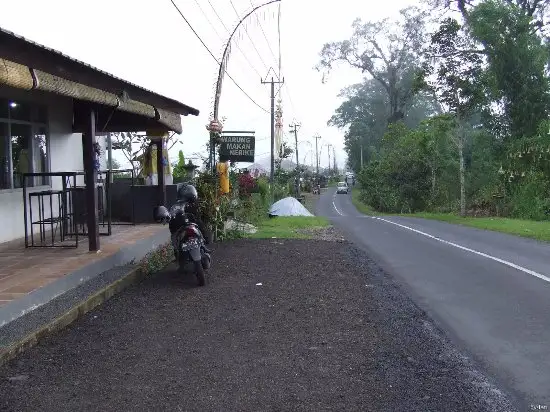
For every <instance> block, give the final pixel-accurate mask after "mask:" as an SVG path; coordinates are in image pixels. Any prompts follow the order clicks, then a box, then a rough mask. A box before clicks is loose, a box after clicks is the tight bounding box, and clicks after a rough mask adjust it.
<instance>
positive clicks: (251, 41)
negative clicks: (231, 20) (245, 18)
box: [229, 0, 267, 69]
mask: <svg viewBox="0 0 550 412" xmlns="http://www.w3.org/2000/svg"><path fill="white" fill-rule="evenodd" d="M229 2H230V3H231V7H233V11H234V12H235V15H236V16H237V18H238V19H239V20H240V18H241V16H239V12H238V11H237V8H236V7H235V4H234V3H233V0H229ZM244 30H245V32H246V35H247V36H248V39H249V40H250V43H252V47H254V50H256V54H257V55H258V57H259V58H260V61H261V62H262V64H263V65H264V68H265V69H267V64H265V61H264V59H263V58H262V55H261V54H260V52H259V51H258V48H257V47H256V44H255V43H254V40H252V37H250V34H249V33H248V29H247V28H246V27H245V29H244Z"/></svg>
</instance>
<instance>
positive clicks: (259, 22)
mask: <svg viewBox="0 0 550 412" xmlns="http://www.w3.org/2000/svg"><path fill="white" fill-rule="evenodd" d="M250 5H251V6H252V7H255V6H254V3H252V0H250ZM257 19H258V25H259V26H260V30H261V31H262V34H263V35H264V39H265V41H266V42H267V47H268V48H269V51H270V52H271V55H272V56H273V60H274V61H275V63H277V58H276V57H275V53H273V49H272V48H271V44H270V43H269V40H268V39H267V35H266V34H265V31H264V28H263V26H262V22H261V21H260V18H259V17H257Z"/></svg>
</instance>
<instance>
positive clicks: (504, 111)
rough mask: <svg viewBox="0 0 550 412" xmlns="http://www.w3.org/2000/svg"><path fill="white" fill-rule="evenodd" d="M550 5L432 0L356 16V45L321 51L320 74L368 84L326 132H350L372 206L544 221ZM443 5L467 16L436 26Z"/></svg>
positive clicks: (549, 153)
mask: <svg viewBox="0 0 550 412" xmlns="http://www.w3.org/2000/svg"><path fill="white" fill-rule="evenodd" d="M547 3H548V2H547V1H542V0H431V1H430V7H431V8H432V9H429V10H427V11H426V10H424V11H422V10H420V9H419V8H416V7H412V8H407V9H404V10H402V12H401V13H400V15H399V18H397V19H395V20H391V19H383V20H380V21H368V22H363V21H362V20H360V19H356V20H355V21H354V22H353V24H352V35H351V37H350V38H349V39H348V40H341V41H336V42H332V43H327V44H325V45H324V46H323V48H322V49H321V50H320V58H319V64H318V66H317V68H318V69H319V70H321V71H324V72H325V73H326V72H328V71H330V70H334V68H335V65H336V63H337V62H339V63H340V64H346V65H349V66H351V67H353V68H357V69H358V70H360V71H361V73H363V74H364V76H365V77H364V80H363V82H361V83H360V84H355V85H350V86H349V87H347V88H345V89H344V90H342V93H341V96H340V97H343V98H344V101H343V102H342V103H341V104H340V106H338V107H337V108H335V112H334V114H333V116H332V117H331V118H330V119H329V120H328V124H329V125H331V126H334V127H338V128H340V129H342V130H344V132H345V135H344V138H345V150H346V152H347V154H348V164H349V166H350V167H351V168H352V169H353V170H355V171H356V172H357V173H358V174H359V176H360V183H361V185H362V187H364V188H368V190H364V191H363V192H362V196H363V199H364V200H365V201H366V202H367V203H368V204H370V206H372V207H373V208H375V209H377V210H380V211H384V212H403V211H447V212H452V211H460V212H461V213H462V214H467V213H469V214H476V215H477V214H503V215H510V216H519V217H524V218H535V219H545V218H547V216H548V215H549V214H550V193H549V192H548V190H547V189H549V184H548V182H550V163H548V162H550V128H549V121H548V114H549V108H550V100H549V99H550V87H549V86H550V84H549V80H550V78H549V71H548V69H549V67H548V64H549V61H550V54H549V53H550V48H549V42H548V38H547V34H548V32H547V30H546V29H547V17H548V12H549V11H548V8H547ZM441 7H443V8H444V9H445V8H446V9H450V10H457V11H459V12H460V13H459V14H456V13H455V14H454V15H452V14H451V15H449V14H448V13H444V14H443V15H442V16H440V15H439V14H437V16H440V17H438V21H436V22H435V23H436V24H435V25H434V24H433V23H434V22H433V18H432V17H430V16H434V15H436V13H432V12H431V11H435V10H436V9H438V10H441ZM429 18H432V20H431V21H429V20H428V19H429ZM547 158H548V160H547ZM361 159H362V163H361Z"/></svg>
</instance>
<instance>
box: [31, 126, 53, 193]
mask: <svg viewBox="0 0 550 412" xmlns="http://www.w3.org/2000/svg"><path fill="white" fill-rule="evenodd" d="M47 139H48V135H47V131H46V128H45V127H39V128H37V130H36V132H35V133H34V138H33V141H32V142H33V147H32V155H33V168H34V169H33V171H34V172H35V173H45V172H48V171H49V170H48V140H47ZM49 183H50V181H49V178H48V177H37V178H36V179H35V184H37V185H48V184H49Z"/></svg>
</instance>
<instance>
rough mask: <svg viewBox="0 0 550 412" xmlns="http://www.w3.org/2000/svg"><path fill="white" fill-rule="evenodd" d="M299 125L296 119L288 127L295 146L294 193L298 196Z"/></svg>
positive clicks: (299, 174)
mask: <svg viewBox="0 0 550 412" xmlns="http://www.w3.org/2000/svg"><path fill="white" fill-rule="evenodd" d="M300 126H301V124H300V123H296V121H294V122H293V123H292V124H291V125H289V127H290V133H294V144H295V147H296V179H297V184H296V192H297V193H296V195H297V196H298V197H300V176H301V173H300V160H299V157H298V128H299V127H300Z"/></svg>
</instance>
